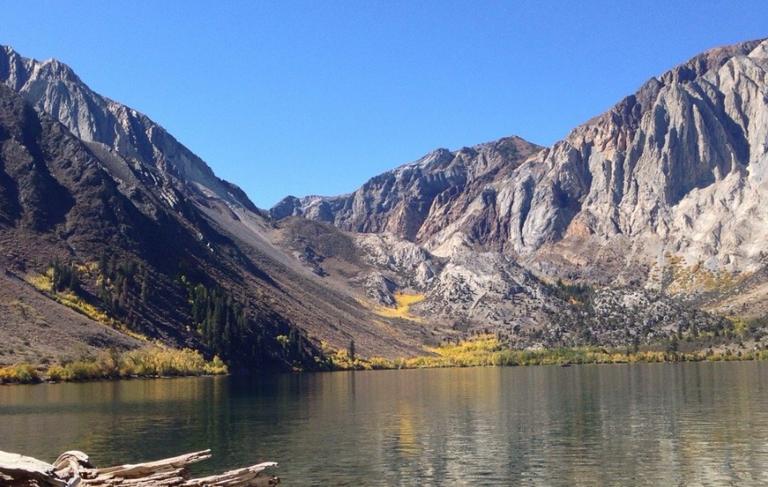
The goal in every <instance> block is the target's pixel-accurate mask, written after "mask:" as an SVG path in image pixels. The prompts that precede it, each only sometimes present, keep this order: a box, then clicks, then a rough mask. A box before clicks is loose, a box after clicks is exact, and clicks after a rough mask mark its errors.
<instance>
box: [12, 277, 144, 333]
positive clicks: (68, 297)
mask: <svg viewBox="0 0 768 487" xmlns="http://www.w3.org/2000/svg"><path fill="white" fill-rule="evenodd" d="M94 265H97V264H88V265H87V266H78V269H79V270H80V272H83V271H92V270H93V266H94ZM26 280H27V282H28V283H30V284H32V286H34V287H35V288H36V289H37V290H39V291H42V292H44V293H46V294H48V295H49V296H50V297H51V298H53V299H54V300H55V301H56V302H58V303H59V304H63V305H64V306H66V307H68V308H71V309H73V310H75V311H77V312H78V313H80V314H82V315H85V316H87V317H88V318H90V319H92V320H94V321H97V322H99V323H101V324H102V325H106V326H109V327H110V328H114V329H115V330H119V331H120V332H121V333H124V334H126V335H128V336H130V337H133V338H135V339H137V340H141V341H147V337H145V336H144V335H142V334H140V333H136V332H134V331H132V330H130V329H129V328H128V327H127V326H126V325H125V324H124V323H122V322H120V321H118V320H116V319H114V318H112V317H111V316H109V315H108V314H107V313H105V312H104V311H102V310H101V309H99V308H97V307H96V306H94V305H92V304H90V303H88V302H86V301H85V300H83V299H82V298H80V297H79V296H77V295H76V294H74V293H72V292H69V291H62V292H55V291H54V290H53V270H52V269H50V268H49V269H48V270H47V271H46V272H45V274H30V275H28V276H27V277H26Z"/></svg>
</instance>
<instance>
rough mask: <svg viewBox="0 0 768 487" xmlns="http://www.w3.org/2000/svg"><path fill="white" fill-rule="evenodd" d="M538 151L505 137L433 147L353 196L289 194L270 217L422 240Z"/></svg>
mask: <svg viewBox="0 0 768 487" xmlns="http://www.w3.org/2000/svg"><path fill="white" fill-rule="evenodd" d="M539 149H540V147H538V146H536V145H535V144H531V143H530V142H527V141H525V140H523V139H521V138H519V137H508V138H505V139H501V140H499V141H496V142H493V143H489V144H482V145H478V146H475V147H471V148H469V147H465V148H463V149H461V150H458V151H455V152H451V151H449V150H447V149H438V150H436V151H434V152H432V153H430V154H427V155H426V156H424V157H422V158H421V159H419V160H418V161H416V162H413V163H410V164H406V165H404V166H401V167H399V168H397V169H395V170H392V171H389V172H385V173H383V174H380V175H378V176H376V177H374V178H372V179H370V180H369V181H368V182H367V183H365V184H364V185H363V186H362V187H361V188H360V189H359V190H357V191H355V192H354V193H352V194H349V195H344V196H338V197H330V198H324V197H319V196H308V197H305V198H296V197H293V196H289V197H287V198H285V199H283V200H282V201H280V202H279V203H278V204H277V205H275V207H274V208H272V209H271V210H270V214H271V216H272V217H273V218H276V219H282V218H285V217H288V216H296V215H301V216H304V217H306V218H310V219H313V220H316V221H322V222H327V223H333V224H334V225H336V226H337V227H339V228H342V229H344V230H349V231H354V232H364V233H382V232H388V233H392V234H394V235H397V236H399V237H402V238H404V239H406V240H411V241H417V242H420V241H423V240H425V239H426V238H428V237H429V236H431V235H433V234H434V233H436V232H438V231H440V230H441V229H443V228H446V227H447V226H449V225H450V224H451V223H452V222H453V221H454V220H455V219H456V218H458V217H459V216H460V215H461V213H462V212H463V211H464V210H465V209H466V208H467V206H469V204H470V203H471V202H472V200H473V199H475V198H476V197H478V196H481V195H482V194H483V191H484V188H485V186H486V185H488V184H490V183H491V182H493V181H495V180H497V179H500V178H503V177H504V176H507V175H509V174H510V173H511V172H512V171H513V170H514V169H515V168H516V167H517V165H518V164H520V163H521V162H522V161H523V160H524V159H525V158H526V157H528V156H530V155H531V154H532V153H533V152H536V151H537V150H539Z"/></svg>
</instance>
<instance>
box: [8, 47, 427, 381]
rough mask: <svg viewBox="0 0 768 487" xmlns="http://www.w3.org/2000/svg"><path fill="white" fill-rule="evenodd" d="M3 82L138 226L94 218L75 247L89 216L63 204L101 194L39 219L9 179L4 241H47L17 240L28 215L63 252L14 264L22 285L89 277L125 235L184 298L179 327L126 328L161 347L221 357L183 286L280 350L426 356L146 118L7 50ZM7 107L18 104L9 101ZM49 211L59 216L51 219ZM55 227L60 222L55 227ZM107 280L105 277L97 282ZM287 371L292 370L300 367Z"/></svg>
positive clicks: (177, 307)
mask: <svg viewBox="0 0 768 487" xmlns="http://www.w3.org/2000/svg"><path fill="white" fill-rule="evenodd" d="M0 79H2V80H3V82H4V84H5V85H6V86H10V87H11V88H12V89H14V90H16V93H17V94H18V95H19V96H21V97H23V98H24V100H25V101H26V102H27V103H28V104H31V105H32V107H34V109H35V110H31V109H26V110H27V113H28V114H29V116H30V117H32V116H33V115H34V114H35V113H37V114H39V115H40V116H41V119H45V120H49V121H50V119H51V118H54V119H56V120H57V121H58V122H60V123H61V124H63V125H61V126H59V125H56V124H53V125H55V126H56V127H57V129H56V130H59V131H61V132H62V133H64V132H67V129H69V133H68V137H67V140H68V141H69V140H72V143H75V141H76V143H78V144H79V147H80V150H82V151H84V152H86V153H87V154H88V158H89V160H90V162H89V163H88V164H87V165H88V167H93V168H98V174H99V175H100V176H99V177H100V178H102V179H103V180H104V182H105V184H108V185H110V191H113V192H114V195H113V196H114V201H111V202H109V203H105V205H104V208H103V211H104V212H105V213H106V212H108V211H110V210H111V209H113V208H114V207H116V206H119V205H122V207H123V210H121V211H122V212H123V213H127V214H131V215H133V217H135V221H134V220H131V221H128V222H120V221H115V220H114V218H111V217H109V215H101V214H88V215H87V217H84V218H83V219H82V220H81V221H79V222H78V225H73V228H75V229H76V230H77V231H76V232H75V234H74V235H72V236H70V235H66V236H65V235H63V234H62V232H60V230H59V226H57V224H61V223H63V222H64V221H66V220H67V219H71V218H72V216H73V215H74V214H75V213H77V211H78V209H79V208H80V207H79V206H78V205H74V206H73V207H72V208H74V211H73V210H72V208H70V206H72V205H70V204H69V203H66V204H63V203H62V201H65V200H73V199H74V200H78V201H82V202H83V205H85V203H86V202H87V200H88V198H89V196H90V192H91V191H100V190H98V189H90V188H85V187H83V188H80V187H78V188H74V187H70V186H68V185H66V184H64V185H60V184H54V183H56V182H57V181H54V183H51V184H52V185H53V186H55V187H56V188H59V186H63V187H62V188H59V189H57V190H56V191H59V193H61V194H60V196H59V197H58V198H57V197H56V193H55V192H52V193H50V194H49V195H47V196H44V195H43V193H44V192H45V191H48V189H47V188H46V189H45V191H42V190H41V191H39V192H38V193H39V195H38V196H39V200H40V205H41V206H42V207H43V208H41V209H37V208H35V210H34V211H35V212H36V213H34V214H33V211H31V210H26V206H25V205H24V204H21V205H19V202H18V201H16V199H17V198H15V197H14V194H15V192H16V189H15V188H16V187H17V186H18V185H19V184H20V182H21V180H22V179H23V178H25V177H27V175H26V174H24V171H19V172H18V174H16V173H14V174H12V175H8V176H7V177H5V178H0V182H3V183H7V184H6V185H5V186H6V187H5V188H2V189H3V191H0V203H2V208H0V217H2V216H3V215H5V216H6V221H7V222H8V223H9V224H10V225H9V228H8V229H6V230H4V231H0V238H2V239H3V240H4V241H5V245H4V248H11V247H14V246H18V247H21V246H22V245H23V244H22V245H20V244H19V242H24V243H27V242H30V239H35V238H38V236H27V237H20V236H19V235H18V231H19V228H24V229H25V230H26V227H24V225H20V224H19V221H18V218H16V214H15V213H19V212H20V211H22V210H24V213H25V214H29V215H31V216H30V217H29V220H30V222H32V225H33V226H37V227H36V228H33V230H35V231H37V232H39V233H40V235H44V236H45V238H48V239H49V240H50V242H51V245H52V246H53V247H56V249H57V250H56V251H53V250H52V251H51V252H49V253H46V254H43V255H44V257H42V256H41V257H39V258H36V257H35V255H36V254H38V253H39V252H40V249H39V248H38V247H39V246H38V245H36V244H32V245H28V246H26V247H24V249H25V250H26V251H28V252H24V253H14V254H12V255H11V257H10V258H9V259H8V262H7V264H6V265H7V266H8V267H9V268H12V269H16V271H17V272H19V273H20V274H24V273H28V272H36V273H42V272H43V271H45V269H46V266H47V265H48V263H49V262H50V261H51V259H52V257H51V256H54V255H55V256H56V257H57V258H59V259H60V260H62V261H64V262H72V263H75V264H78V265H82V264H84V263H86V262H96V261H99V260H100V259H101V253H103V252H106V253H110V254H111V253H112V252H113V251H112V250H109V251H107V250H105V249H107V248H110V247H109V246H110V245H116V250H115V252H117V249H120V248H121V247H120V245H119V244H114V243H113V242H112V241H111V240H110V235H111V233H114V232H115V229H117V228H119V229H122V230H124V231H125V232H126V233H128V234H130V235H131V237H132V238H130V239H126V242H128V243H126V244H125V245H123V247H125V249H126V251H128V252H129V253H130V254H131V255H132V256H131V257H130V258H134V254H135V258H137V259H140V260H141V261H142V262H143V263H142V268H146V269H147V270H148V272H149V271H152V272H153V276H152V277H153V278H154V277H155V275H154V271H156V272H157V274H158V275H162V276H165V277H166V278H167V279H169V280H170V282H169V286H174V287H175V289H174V292H172V293H170V294H169V295H168V296H169V297H168V298H167V299H166V302H165V303H164V305H165V306H168V309H167V310H165V311H166V314H167V315H171V316H173V319H171V318H168V317H164V316H163V315H162V311H163V310H160V309H158V310H156V312H155V313H154V314H153V313H148V312H147V310H144V309H139V308H136V309H131V310H130V313H129V314H130V316H128V317H122V318H124V319H127V320H129V321H137V322H142V323H143V325H141V326H142V327H143V328H146V332H147V334H149V335H150V336H160V337H161V338H162V339H163V340H166V341H170V342H172V343H176V344H180V343H185V344H188V345H191V346H195V347H198V348H201V347H202V348H205V346H209V345H210V344H202V343H200V341H201V337H200V336H199V335H197V334H196V333H194V330H192V331H191V332H190V330H189V327H190V325H191V324H192V322H193V317H191V316H190V313H191V311H192V310H190V309H189V305H188V304H187V303H186V301H187V300H188V296H186V294H187V293H188V290H187V289H185V288H184V286H181V285H180V284H179V282H177V281H178V278H179V276H182V277H184V278H185V279H187V280H188V281H189V280H191V281H192V282H191V284H190V285H193V284H197V283H204V284H205V285H207V286H212V287H213V288H222V289H224V290H225V291H226V293H228V294H229V295H230V296H233V295H234V296H236V297H237V301H239V304H238V305H240V304H242V305H244V306H245V307H247V308H248V309H249V310H250V312H251V313H252V315H251V319H252V320H253V324H254V326H258V327H259V329H260V330H261V329H263V330H261V331H260V332H259V333H261V332H264V333H267V334H268V335H269V336H270V337H271V338H270V339H275V338H276V337H277V336H278V335H280V334H281V333H282V334H285V335H286V336H287V335H288V333H289V331H290V330H292V329H294V328H296V329H297V330H301V332H300V333H298V334H297V335H296V336H298V337H303V336H304V334H306V333H308V334H309V335H310V336H311V340H312V343H313V344H314V345H313V346H314V347H315V349H314V350H312V347H309V348H307V349H306V350H307V354H308V355H314V356H319V342H320V341H321V340H322V341H324V342H327V343H329V344H330V345H331V346H332V347H335V348H346V346H347V345H348V344H349V342H350V340H355V341H356V345H357V349H358V351H359V352H360V353H361V354H366V355H387V356H394V355H412V354H414V353H417V352H418V351H419V350H420V348H419V345H420V343H422V341H423V330H421V328H418V329H414V330H405V331H403V330H399V329H397V328H393V327H391V326H390V325H389V324H387V323H386V320H382V319H380V317H378V316H376V315H375V314H374V313H372V312H371V310H370V309H368V308H366V307H365V306H362V305H361V304H360V303H359V302H358V301H357V300H356V298H355V296H354V295H352V294H350V292H349V290H348V289H346V288H342V289H335V288H334V287H333V286H328V285H327V283H326V282H325V281H323V280H322V279H321V278H320V277H319V276H317V275H315V274H314V273H313V272H311V270H309V269H306V268H304V266H303V264H302V262H301V261H299V260H297V259H296V258H294V256H293V255H290V254H287V253H286V252H285V251H284V250H283V249H281V248H280V247H279V246H276V245H275V244H274V243H273V242H272V234H273V233H274V232H275V229H274V228H273V225H272V223H271V222H270V221H269V220H268V219H267V218H265V216H264V214H263V213H262V212H261V211H259V210H258V209H257V208H255V207H253V205H252V204H251V203H250V201H249V200H247V198H246V197H245V196H244V195H243V194H242V192H240V191H239V190H238V189H237V188H236V187H235V186H233V185H231V184H229V183H226V182H224V181H221V180H220V179H218V178H216V177H215V175H213V172H212V171H211V170H210V168H209V167H208V166H207V165H206V164H205V163H204V162H203V161H201V160H200V159H199V158H197V157H196V156H194V154H192V153H191V151H189V150H188V149H187V148H185V147H184V146H183V145H181V144H180V143H178V142H177V141H176V140H175V139H173V138H172V137H171V136H170V135H168V134H167V133H166V132H165V130H164V129H162V128H161V127H159V126H158V125H157V124H155V123H154V122H152V121H151V120H150V119H149V118H147V117H146V116H144V115H142V114H139V113H137V112H136V111H134V110H132V109H130V108H128V107H125V106H123V105H121V104H119V103H116V102H114V101H111V100H109V99H107V98H104V97H102V96H100V95H98V94H96V93H94V92H93V91H92V90H90V88H88V86H87V85H85V84H84V83H83V82H82V81H81V80H80V79H79V78H78V77H77V76H76V75H75V74H74V73H73V72H72V71H71V69H69V68H68V67H67V66H66V65H64V64H62V63H60V62H58V61H55V60H51V61H45V62H39V61H35V60H31V59H27V58H23V57H21V56H19V55H18V54H16V53H15V52H14V51H13V50H11V49H10V48H3V49H0ZM4 95H5V96H6V97H7V98H11V94H10V93H4ZM16 102H18V100H16V101H15V102H14V103H16ZM41 137H42V138H43V139H44V140H45V141H46V142H50V144H51V149H50V150H52V151H53V150H54V149H56V147H54V145H55V144H56V143H61V141H58V142H57V141H48V134H47V133H46V134H42V136H41ZM62 137H64V136H62ZM43 159H45V158H44V157H43ZM44 162H45V163H46V164H47V163H49V161H44ZM53 179H54V180H55V179H56V178H53ZM21 184H23V183H21ZM38 193H36V194H38ZM6 200H7V201H6ZM46 205H48V206H46ZM44 211H48V212H53V213H55V212H59V214H56V215H52V216H51V217H48V216H47V213H45V212H44ZM14 212H15V213H14ZM121 214H122V213H121ZM54 216H55V217H56V218H58V219H59V220H57V221H56V222H53V223H52V224H48V222H47V220H48V219H52V218H54ZM95 227H99V228H98V231H97V230H95V229H94V228H95ZM91 230H93V232H92V235H91V236H90V237H89V240H90V241H92V242H93V245H92V246H91V247H82V246H81V245H80V243H79V242H78V244H77V245H73V243H72V240H73V239H75V238H79V234H78V232H80V231H81V232H86V231H91ZM100 232H103V233H100ZM110 232H111V233H110ZM161 234H162V235H163V236H162V238H161V237H160V235H161ZM62 249H66V251H65V252H61V250H62ZM49 254H50V255H49ZM121 258H122V257H121ZM125 258H128V257H125ZM98 278H99V277H98V276H94V280H98ZM160 282H162V280H161V281H160ZM93 284H94V283H92V285H93ZM93 294H96V290H93ZM170 297H173V298H174V299H179V300H180V301H176V302H174V301H173V299H171V298H170ZM97 304H98V303H97ZM105 304H106V303H102V305H101V307H102V308H105V307H106V306H104V305H105ZM129 307H130V306H129ZM166 321H167V322H166ZM158 327H160V328H162V327H166V328H168V330H167V333H165V334H162V333H159V331H158V330H159V328H158ZM185 330H186V331H185ZM281 330H282V331H281ZM171 335H173V336H171ZM301 340H304V339H303V338H301ZM209 341H210V340H209ZM262 345H263V346H265V347H267V345H268V344H262ZM305 345H306V346H307V347H308V343H305V344H303V345H302V347H304V346H305ZM209 348H210V346H209ZM267 348H268V347H267ZM214 351H215V350H214ZM273 351H274V350H273ZM268 352H269V351H268ZM277 352H279V353H277ZM277 352H276V353H277V355H282V352H281V351H280V350H277ZM302 356H303V355H302ZM310 358H311V357H310ZM277 360H278V361H283V362H289V361H290V360H292V358H291V357H277ZM301 360H304V358H301ZM304 365H305V366H306V365H307V364H304ZM309 365H312V364H309Z"/></svg>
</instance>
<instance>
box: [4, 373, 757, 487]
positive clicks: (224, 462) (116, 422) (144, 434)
mask: <svg viewBox="0 0 768 487" xmlns="http://www.w3.org/2000/svg"><path fill="white" fill-rule="evenodd" d="M209 447H210V448H211V449H213V453H214V458H213V459H212V460H209V461H207V462H205V463H204V464H200V466H199V467H198V470H197V473H208V472H211V471H216V470H223V469H227V468H230V467H237V466H243V465H247V464H253V463H257V462H261V461H265V460H274V461H277V462H279V463H280V467H279V469H278V470H276V473H277V474H278V475H280V477H281V478H282V479H283V483H284V484H285V485H350V486H359V485H638V484H641V485H756V484H767V483H768V364H766V363H760V362H740V363H690V364H645V365H604V366H598V365H588V366H578V367H571V368H560V367H518V368H471V369H441V370H407V371H375V372H356V373H351V372H350V373H346V372H343V373H342V372H339V373H320V374H302V375H277V376H271V377H264V378H252V379H248V380H245V379H236V378H229V377H219V378H190V379H166V380H135V381H123V382H100V383H89V384H55V385H37V386H5V387H0V449H1V450H6V451H14V452H21V453H25V454H28V455H32V456H35V457H38V458H41V459H47V460H52V459H54V458H55V457H56V456H57V455H58V453H59V452H62V451H64V450H69V449H79V450H83V451H86V452H88V453H90V454H91V456H92V459H93V460H94V462H95V463H96V464H98V465H102V466H104V465H107V464H114V463H124V462H135V461H141V460H152V459H158V458H161V457H166V456H172V455H176V454H180V453H183V452H188V451H193V450H199V449H204V448H209Z"/></svg>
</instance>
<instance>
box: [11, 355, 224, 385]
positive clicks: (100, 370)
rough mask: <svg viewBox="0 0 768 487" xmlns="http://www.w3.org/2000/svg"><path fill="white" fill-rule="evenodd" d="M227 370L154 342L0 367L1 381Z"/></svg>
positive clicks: (33, 381)
mask: <svg viewBox="0 0 768 487" xmlns="http://www.w3.org/2000/svg"><path fill="white" fill-rule="evenodd" d="M227 372H228V370H227V366H226V365H225V364H224V362H222V361H221V359H219V358H218V357H214V358H213V360H210V361H207V360H205V358H204V357H203V356H202V355H201V354H200V352H197V351H194V350H190V349H174V348H165V347H160V346H153V347H147V348H142V349H138V350H131V351H128V352H117V351H114V350H110V351H104V352H102V353H100V354H99V355H98V356H96V357H93V358H86V359H82V360H76V361H74V362H67V363H62V364H53V365H49V366H47V367H41V368H35V367H33V366H31V365H29V364H16V365H11V366H8V367H0V383H16V384H30V383H35V382H40V381H44V380H48V381H56V382H58V381H85V380H99V379H119V378H128V377H175V376H194V375H219V374H226V373H227Z"/></svg>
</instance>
